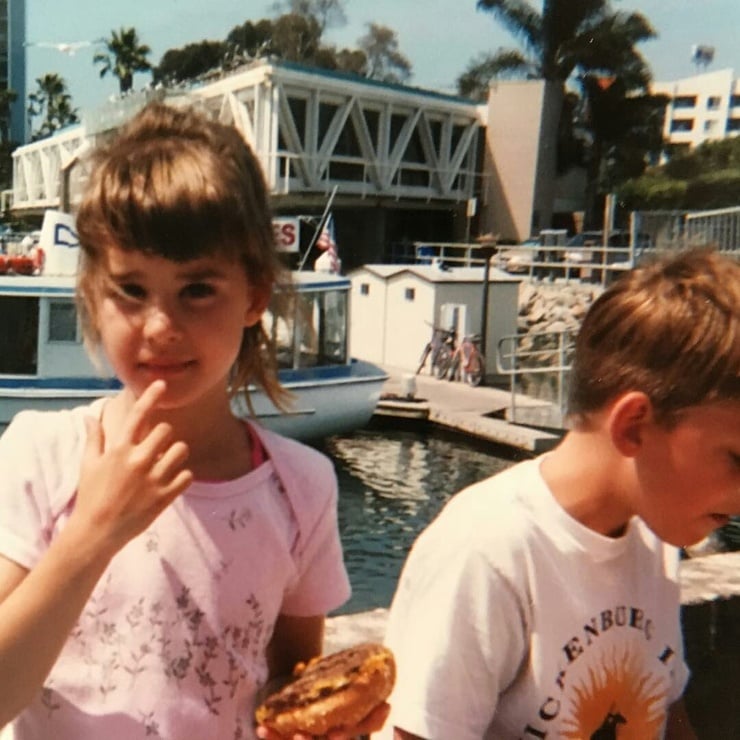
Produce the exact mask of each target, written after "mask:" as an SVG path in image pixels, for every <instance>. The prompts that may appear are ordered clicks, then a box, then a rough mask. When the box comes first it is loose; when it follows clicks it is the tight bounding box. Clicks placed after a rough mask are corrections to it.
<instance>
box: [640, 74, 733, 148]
mask: <svg viewBox="0 0 740 740" xmlns="http://www.w3.org/2000/svg"><path fill="white" fill-rule="evenodd" d="M652 92H653V93H662V94H664V95H667V96H669V97H670V99H671V100H670V103H669V104H668V107H667V109H666V117H665V128H664V136H665V138H666V140H667V141H668V142H669V143H670V145H671V148H672V149H673V150H674V151H681V150H688V149H693V148H694V147H696V146H699V144H703V143H704V142H705V141H718V140H720V139H724V138H725V137H727V136H735V135H736V134H738V133H740V79H738V78H737V77H735V74H734V72H733V70H732V69H721V70H718V71H716V72H704V73H702V74H697V75H694V76H693V77H685V78H684V79H681V80H675V81H674V82H654V83H653V85H652Z"/></svg>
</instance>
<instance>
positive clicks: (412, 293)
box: [404, 288, 416, 301]
mask: <svg viewBox="0 0 740 740" xmlns="http://www.w3.org/2000/svg"><path fill="white" fill-rule="evenodd" d="M415 297H416V289H415V288H406V290H405V292H404V298H406V300H407V301H413V300H414V298H415Z"/></svg>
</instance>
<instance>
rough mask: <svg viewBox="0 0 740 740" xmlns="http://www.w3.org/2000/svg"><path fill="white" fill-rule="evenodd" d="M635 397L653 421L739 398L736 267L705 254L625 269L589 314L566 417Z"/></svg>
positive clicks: (739, 268)
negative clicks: (641, 398) (643, 399)
mask: <svg viewBox="0 0 740 740" xmlns="http://www.w3.org/2000/svg"><path fill="white" fill-rule="evenodd" d="M628 391H642V392H644V393H645V394H646V395H647V396H648V397H649V398H650V401H651V403H652V405H653V411H654V413H655V415H656V418H657V419H658V420H659V421H661V422H665V423H668V422H670V420H671V419H672V415H673V414H674V412H677V411H679V410H680V409H683V408H687V407H689V406H694V405H697V404H701V403H705V402H711V401H717V400H725V399H732V400H737V399H738V398H740V263H738V262H737V261H736V260H734V259H732V258H731V257H729V256H727V255H722V254H720V253H718V252H716V251H714V250H710V249H698V250H691V251H687V252H682V253H679V254H677V255H672V256H670V257H667V258H663V259H659V260H657V261H655V262H653V263H651V264H647V265H645V266H644V267H639V268H637V269H634V270H631V271H630V272H628V273H626V274H625V275H623V276H622V277H621V278H620V279H618V280H617V281H616V282H615V283H614V284H613V285H611V286H610V287H609V288H608V289H607V290H606V291H605V292H604V293H602V294H601V296H599V298H598V299H597V300H596V301H595V302H594V303H593V305H592V306H591V308H590V309H589V311H588V313H587V314H586V317H585V318H584V321H583V324H582V325H581V328H580V330H579V333H578V337H577V339H576V350H575V359H574V362H573V367H572V371H571V376H570V389H569V408H568V411H569V414H571V415H572V416H574V417H575V418H576V419H577V418H578V417H584V416H586V415H587V414H588V413H589V412H594V411H598V410H599V409H601V408H603V407H604V406H605V405H606V404H607V403H608V402H609V401H610V400H612V399H614V398H616V397H617V396H618V395H620V394H621V393H626V392H628Z"/></svg>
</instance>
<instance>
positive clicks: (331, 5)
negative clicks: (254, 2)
mask: <svg viewBox="0 0 740 740" xmlns="http://www.w3.org/2000/svg"><path fill="white" fill-rule="evenodd" d="M345 5H346V2H344V0H281V1H280V2H276V3H274V4H273V9H274V10H275V12H276V13H278V14H287V13H292V14H295V15H300V16H303V17H304V18H309V19H311V20H313V21H315V22H316V24H317V25H318V27H319V35H320V36H323V35H324V31H326V29H327V28H332V27H337V26H343V25H345V24H346V23H347V14H346V12H345Z"/></svg>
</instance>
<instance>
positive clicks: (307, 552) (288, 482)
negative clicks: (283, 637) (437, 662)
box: [0, 408, 349, 740]
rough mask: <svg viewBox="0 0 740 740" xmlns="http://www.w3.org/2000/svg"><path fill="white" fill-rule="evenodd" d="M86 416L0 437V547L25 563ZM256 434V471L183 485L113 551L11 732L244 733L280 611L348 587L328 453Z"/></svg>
mask: <svg viewBox="0 0 740 740" xmlns="http://www.w3.org/2000/svg"><path fill="white" fill-rule="evenodd" d="M85 413H90V410H89V409H88V408H80V409H75V410H74V411H72V412H56V413H46V414H39V413H28V412H26V413H23V414H21V415H19V416H18V417H17V418H16V420H15V421H14V422H13V424H12V425H11V426H10V427H9V428H8V430H7V431H6V432H5V434H4V435H3V436H2V437H1V438H0V465H2V468H3V470H5V471H12V473H11V474H10V476H9V478H10V480H9V481H8V480H6V481H5V482H4V484H3V486H2V492H1V493H0V553H2V554H3V555H4V556H5V557H7V558H10V559H12V560H15V561H16V562H18V563H20V564H21V565H23V566H25V567H27V568H32V567H33V566H34V564H35V563H36V562H37V561H38V559H39V558H40V557H41V556H42V554H43V552H44V550H45V549H46V547H48V544H49V542H50V541H51V539H52V538H53V537H54V535H55V534H56V533H57V532H58V531H59V530H60V529H61V528H63V527H64V525H65V522H66V521H67V519H68V517H69V514H70V513H71V510H72V508H73V505H74V491H75V488H76V472H75V471H77V470H78V469H79V461H80V456H81V452H82V445H83V444H84V426H83V422H82V419H83V416H84V414H85ZM253 429H254V428H253ZM257 434H258V436H259V437H260V438H261V439H262V442H263V446H264V450H265V451H266V455H267V457H266V459H265V460H264V462H263V463H262V464H261V465H259V467H257V468H256V469H254V470H252V471H251V472H250V473H248V474H247V475H244V476H242V477H241V478H238V479H236V480H231V481H226V482H216V483H203V482H196V483H194V484H193V485H192V486H191V487H190V488H189V489H188V490H187V491H186V492H185V493H184V494H183V495H182V496H181V497H180V498H179V499H177V500H176V501H175V502H174V503H173V504H172V505H171V506H170V507H169V508H168V509H166V510H165V511H164V512H163V513H162V514H161V515H160V516H159V518H158V519H157V520H156V521H155V522H154V523H153V524H152V526H151V527H149V529H148V530H147V531H146V532H144V533H143V534H141V535H140V536H139V537H137V538H135V539H134V540H132V541H131V542H130V543H129V544H128V545H126V547H124V548H123V549H122V550H121V551H120V552H119V553H118V554H117V555H116V556H115V557H114V558H113V560H112V561H111V563H110V566H109V567H108V569H107V570H106V572H105V573H104V574H103V576H102V577H101V579H100V581H99V582H98V584H97V586H96V588H95V590H94V592H93V594H92V596H91V597H90V599H89V601H88V603H87V605H86V607H85V609H84V610H83V613H82V615H81V616H80V619H79V621H78V624H77V626H76V627H75V629H74V630H73V632H72V634H71V635H70V638H69V640H68V641H67V643H66V645H65V647H64V649H63V651H62V653H61V655H60V657H59V659H58V661H57V663H56V664H55V666H54V668H53V669H52V671H51V673H50V675H49V676H48V678H47V680H46V682H45V685H44V688H43V690H42V691H41V692H40V694H39V696H38V698H37V699H36V700H35V701H34V702H33V703H32V704H31V706H30V707H28V708H27V709H26V710H25V711H24V712H23V713H22V714H21V715H20V716H19V717H18V718H17V719H16V721H15V723H14V725H13V727H14V733H15V734H14V735H13V737H14V738H15V740H29V739H30V738H33V739H34V740H41V739H42V738H43V739H44V740H46V739H47V738H52V737H53V738H55V740H86V739H87V738H90V739H93V738H94V739H95V740H98V739H102V738H106V740H119V739H120V740H132V739H133V738H138V737H142V738H144V737H147V738H158V737H159V738H168V740H169V739H172V740H177V739H179V738H183V739H187V740H193V739H195V738H197V739H198V740H201V738H203V739H205V738H218V739H219V740H220V739H221V738H252V737H254V734H253V720H252V710H253V704H254V697H255V692H256V691H257V689H258V688H259V687H260V686H261V685H262V684H263V683H264V681H265V679H266V678H267V664H266V658H265V648H266V645H267V643H268V641H269V639H270V636H271V634H272V630H273V626H274V623H275V620H276V618H277V616H278V615H279V614H281V613H283V614H291V615H294V616H312V615H316V614H323V613H326V612H328V611H329V610H331V609H333V608H335V607H337V606H338V605H339V604H341V603H342V602H343V601H344V600H345V599H346V598H347V596H348V594H349V587H348V581H347V576H346V571H345V569H344V565H343V562H342V557H341V546H340V543H339V537H338V531H337V522H336V479H335V477H334V473H333V469H332V468H331V463H330V462H329V461H328V460H327V459H326V458H325V457H323V456H322V455H320V454H319V453H318V452H316V451H315V450H312V449H310V448H307V447H305V446H303V445H300V444H298V443H296V442H294V441H292V440H286V439H284V438H281V437H278V436H277V435H271V434H269V433H267V432H264V431H263V430H259V431H257ZM70 471H73V472H70ZM4 477H5V476H4Z"/></svg>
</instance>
